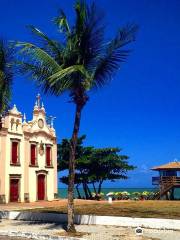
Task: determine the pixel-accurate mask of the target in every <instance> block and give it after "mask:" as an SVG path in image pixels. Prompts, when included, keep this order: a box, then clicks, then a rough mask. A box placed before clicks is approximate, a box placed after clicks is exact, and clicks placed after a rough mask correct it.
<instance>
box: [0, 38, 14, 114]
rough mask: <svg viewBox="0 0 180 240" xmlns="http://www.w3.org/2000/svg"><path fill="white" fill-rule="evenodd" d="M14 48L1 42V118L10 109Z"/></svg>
mask: <svg viewBox="0 0 180 240" xmlns="http://www.w3.org/2000/svg"><path fill="white" fill-rule="evenodd" d="M13 55H14V48H13V46H12V45H11V44H8V43H6V42H5V41H4V40H2V39H1V40H0V116H1V114H2V113H4V112H5V111H6V110H7V109H8V107H9V102H10V99H11V94H12V80H13Z"/></svg>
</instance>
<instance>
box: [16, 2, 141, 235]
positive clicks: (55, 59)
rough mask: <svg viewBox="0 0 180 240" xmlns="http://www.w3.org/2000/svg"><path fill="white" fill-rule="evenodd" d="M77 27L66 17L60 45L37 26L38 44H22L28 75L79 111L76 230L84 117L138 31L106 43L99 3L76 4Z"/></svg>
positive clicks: (60, 22)
mask: <svg viewBox="0 0 180 240" xmlns="http://www.w3.org/2000/svg"><path fill="white" fill-rule="evenodd" d="M74 9H75V13H76V19H75V24H74V25H73V26H70V24H69V23H68V20H67V17H66V15H65V13H64V12H63V11H60V13H59V15H58V17H56V18H55V19H54V23H55V25H56V26H57V28H58V30H59V31H60V32H61V33H62V36H63V38H61V39H60V40H59V39H58V40H53V39H50V38H49V37H48V36H47V35H46V34H45V33H43V32H42V31H40V30H39V29H37V28H36V27H34V26H29V28H30V30H31V31H32V33H33V34H35V36H36V37H38V40H40V41H38V44H37V43H35V44H33V43H27V42H19V43H18V44H17V46H18V47H19V48H20V49H19V53H20V55H19V56H20V57H19V66H20V72H21V73H22V74H27V75H28V76H29V77H31V78H32V79H34V80H35V81H36V82H37V83H38V85H39V86H40V87H41V88H42V90H43V91H44V93H51V94H54V95H56V96H59V95H61V94H62V93H64V92H68V93H69V96H70V99H71V102H73V103H74V104H75V106H76V110H75V119H74V128H73V133H72V138H71V141H70V158H69V184H68V225H67V231H75V228H74V223H73V219H74V200H73V199H74V179H75V153H76V145H77V139H78V132H79V127H80V120H81V113H82V110H83V108H84V106H85V105H86V103H87V101H88V99H89V96H88V92H89V90H91V89H93V88H99V87H102V86H104V85H105V84H106V83H108V82H109V80H111V79H112V76H113V74H114V73H115V72H116V71H117V70H118V69H119V68H120V67H121V64H122V63H123V62H124V61H125V60H126V58H127V56H128V55H129V50H127V49H124V47H125V46H126V45H128V44H129V43H131V42H133V41H134V40H135V34H136V31H137V26H136V25H134V24H132V25H126V26H125V27H122V28H121V29H119V30H118V32H117V34H116V36H115V37H114V38H113V39H112V40H110V41H107V42H106V41H105V38H104V28H105V25H104V24H103V21H102V20H103V16H102V15H101V14H99V12H98V11H97V8H96V6H95V4H94V3H92V4H90V5H88V4H86V2H85V1H83V0H82V1H81V0H77V1H76V3H75V7H74Z"/></svg>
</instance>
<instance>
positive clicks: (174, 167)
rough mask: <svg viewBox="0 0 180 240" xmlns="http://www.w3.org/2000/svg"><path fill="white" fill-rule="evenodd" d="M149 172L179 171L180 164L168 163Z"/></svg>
mask: <svg viewBox="0 0 180 240" xmlns="http://www.w3.org/2000/svg"><path fill="white" fill-rule="evenodd" d="M151 170H155V171H159V170H180V162H169V163H167V164H164V165H161V166H157V167H153V168H151Z"/></svg>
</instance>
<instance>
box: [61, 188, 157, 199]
mask: <svg viewBox="0 0 180 240" xmlns="http://www.w3.org/2000/svg"><path fill="white" fill-rule="evenodd" d="M90 189H91V188H90ZM79 190H80V193H81V194H82V196H83V189H81V188H80V189H79ZM91 190H92V192H93V189H91ZM156 190H157V189H156V188H102V191H101V192H103V193H104V194H105V195H106V194H107V193H109V192H122V191H127V192H129V193H132V192H144V191H148V192H154V191H156ZM58 196H59V197H60V198H67V188H59V189H58ZM75 197H77V192H76V190H75Z"/></svg>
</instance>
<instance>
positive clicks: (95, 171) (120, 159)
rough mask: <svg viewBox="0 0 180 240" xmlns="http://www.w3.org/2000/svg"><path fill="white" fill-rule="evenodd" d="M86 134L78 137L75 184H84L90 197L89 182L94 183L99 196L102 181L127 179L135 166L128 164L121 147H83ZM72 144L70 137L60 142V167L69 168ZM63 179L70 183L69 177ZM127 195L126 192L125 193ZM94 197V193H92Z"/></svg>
mask: <svg viewBox="0 0 180 240" xmlns="http://www.w3.org/2000/svg"><path fill="white" fill-rule="evenodd" d="M84 140H85V135H83V136H82V137H80V138H79V139H78V144H77V151H76V175H75V184H78V185H80V184H82V185H83V188H84V191H86V192H87V193H86V195H87V196H86V197H87V198H90V196H89V195H92V193H91V194H89V193H88V192H89V190H87V188H88V184H93V188H94V189H95V192H96V194H97V196H98V194H100V192H101V186H102V183H103V182H104V181H105V180H111V181H114V180H117V179H127V172H128V171H129V170H133V169H134V166H131V165H129V164H128V162H127V160H128V157H127V156H126V155H120V154H119V152H120V151H121V150H120V149H119V148H102V149H101V148H99V149H96V148H93V147H83V141H84ZM69 153H70V145H69V140H68V139H63V140H62V143H61V144H58V169H59V170H65V169H68V160H69ZM61 181H62V182H63V183H65V184H67V183H68V177H67V176H65V177H62V178H61ZM123 194H124V195H125V192H124V193H123ZM92 197H93V195H92Z"/></svg>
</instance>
